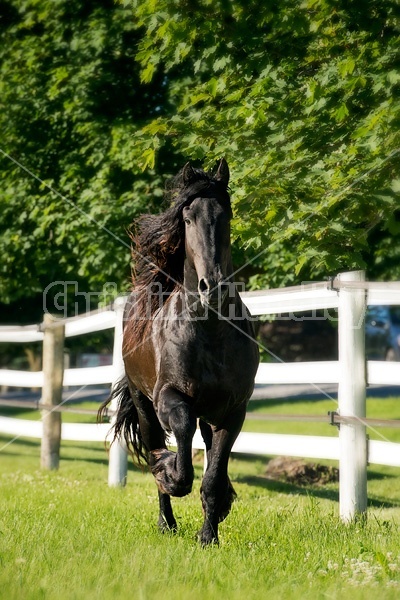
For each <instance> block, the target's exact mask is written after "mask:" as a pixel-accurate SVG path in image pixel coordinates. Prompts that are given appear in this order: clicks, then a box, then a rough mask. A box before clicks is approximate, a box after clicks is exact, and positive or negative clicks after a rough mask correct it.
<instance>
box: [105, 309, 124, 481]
mask: <svg viewBox="0 0 400 600" xmlns="http://www.w3.org/2000/svg"><path fill="white" fill-rule="evenodd" d="M125 302H126V299H125V298H123V297H119V298H116V299H115V302H114V310H115V313H116V320H115V330H114V350H113V369H114V375H113V383H112V385H113V386H114V385H115V384H116V383H117V382H118V381H119V379H121V377H123V376H124V374H125V368H124V360H123V356H122V334H123V315H124V308H125ZM110 408H111V410H113V411H116V410H117V408H118V400H117V399H116V398H114V399H113V401H112V403H111V406H110ZM114 420H115V417H113V418H112V419H111V423H112V424H113V422H114ZM127 473H128V453H127V451H126V445H125V443H124V441H123V440H118V441H115V443H114V444H112V445H111V447H110V453H109V464H108V485H109V486H110V487H117V486H124V485H125V484H126V477H127Z"/></svg>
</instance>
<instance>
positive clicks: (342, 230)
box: [125, 0, 400, 286]
mask: <svg viewBox="0 0 400 600" xmlns="http://www.w3.org/2000/svg"><path fill="white" fill-rule="evenodd" d="M125 4H126V5H127V6H132V7H133V12H132V15H133V19H134V21H135V22H137V24H138V26H139V31H141V32H142V37H141V41H140V45H139V52H138V55H137V58H138V60H139V61H140V64H141V67H142V73H141V78H142V82H143V83H149V82H151V81H152V80H153V78H154V77H156V76H160V74H164V77H165V81H166V85H167V86H168V100H169V103H170V106H171V107H173V110H171V111H170V112H169V113H168V114H166V115H163V116H155V117H152V118H150V119H149V120H148V123H147V124H146V125H145V126H144V127H143V128H142V129H141V130H140V131H138V132H137V134H136V136H137V140H138V144H137V146H136V148H135V151H136V160H137V161H138V162H141V164H142V168H143V169H146V168H147V167H149V166H150V167H154V166H156V168H157V161H158V153H159V152H160V149H161V148H163V146H164V144H165V143H168V144H170V143H172V144H173V146H174V148H175V149H176V150H177V151H179V152H180V153H181V154H183V155H186V156H188V157H191V158H192V159H200V160H202V161H205V164H207V165H210V164H211V163H212V162H213V161H214V159H216V158H218V157H220V156H225V157H226V158H227V159H228V161H229V163H230V165H231V167H232V172H233V174H234V177H233V179H234V188H233V191H234V201H235V209H236V210H235V214H236V218H235V220H234V223H233V226H234V234H235V237H236V238H237V239H238V241H239V242H240V243H241V245H242V247H244V248H245V249H247V253H246V255H247V258H248V259H249V260H250V261H251V264H252V265H253V267H254V268H255V271H258V272H259V273H261V277H260V276H257V277H256V278H255V279H254V282H255V283H256V284H257V283H263V284H264V285H265V284H267V285H271V286H276V285H282V284H287V283H294V282H298V280H299V279H300V278H301V279H303V280H304V279H316V278H320V277H324V276H326V275H327V274H332V273H335V272H336V271H338V270H344V269H353V268H360V267H362V268H365V267H367V268H368V271H369V274H370V275H371V276H374V277H388V278H390V279H393V278H396V277H397V278H399V276H400V261H399V259H400V243H399V242H400V238H399V235H400V223H399V221H400V213H399V211H398V207H399V192H400V178H399V167H398V165H399V158H400V147H399V116H400V101H399V93H398V92H399V82H400V73H399V70H398V59H399V39H400V38H399V15H400V9H399V6H398V4H397V3H394V2H387V1H386V0H384V1H382V0H369V1H367V2H365V1H363V2H359V1H356V0H353V1H350V2H336V1H335V2H331V1H329V0H305V1H304V2H301V3H299V2H293V1H292V0H283V1H282V2H279V3H275V2H261V1H259V0H232V1H227V0H226V1H225V0H220V1H219V2H215V1H214V0H175V1H174V2H170V1H168V0H158V1H157V2H154V1H153V0H134V1H132V2H126V3H125ZM244 217H245V218H244ZM248 272H251V271H248Z"/></svg>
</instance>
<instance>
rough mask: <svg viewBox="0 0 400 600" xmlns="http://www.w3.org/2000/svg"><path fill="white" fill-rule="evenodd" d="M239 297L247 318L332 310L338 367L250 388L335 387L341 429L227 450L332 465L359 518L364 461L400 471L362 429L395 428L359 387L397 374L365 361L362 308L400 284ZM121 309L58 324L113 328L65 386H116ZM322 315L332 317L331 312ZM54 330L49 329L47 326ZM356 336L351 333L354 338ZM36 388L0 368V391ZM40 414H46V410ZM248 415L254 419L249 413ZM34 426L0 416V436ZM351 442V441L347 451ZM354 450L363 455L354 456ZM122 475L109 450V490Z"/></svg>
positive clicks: (118, 459)
mask: <svg viewBox="0 0 400 600" xmlns="http://www.w3.org/2000/svg"><path fill="white" fill-rule="evenodd" d="M242 299H243V301H244V302H245V304H246V305H247V307H248V308H249V310H250V312H251V313H252V314H253V315H255V316H256V315H263V314H271V315H273V314H275V315H276V314H286V313H296V312H303V311H316V310H327V311H331V310H334V311H336V310H337V311H338V312H337V314H338V319H339V360H338V361H318V362H305V363H279V362H278V363H262V364H260V367H259V370H258V372H257V376H256V383H259V384H280V383H285V384H293V383H294V384H301V383H303V384H304V383H306V384H310V385H314V386H318V385H320V384H326V383H338V384H339V394H338V403H339V415H338V416H337V417H335V419H334V423H335V424H339V423H340V424H341V428H340V432H339V437H321V436H319V437H316V436H296V435H286V434H285V435H283V434H279V435H278V434H256V433H244V432H242V433H241V434H240V435H239V437H238V439H237V441H236V443H235V445H234V447H233V452H245V453H248V454H258V455H263V454H264V455H268V456H269V455H274V454H282V455H290V456H302V457H307V458H320V459H321V458H328V459H334V460H339V461H340V470H341V473H342V475H341V489H340V504H341V508H340V511H341V516H342V518H343V519H344V520H348V519H350V518H352V517H353V516H354V515H355V514H356V513H357V512H363V511H364V510H365V507H366V476H365V474H366V465H367V460H369V462H371V463H376V464H386V465H392V466H400V444H395V443H391V442H378V441H371V442H369V443H367V440H366V432H365V427H366V425H372V424H374V425H375V426H378V425H379V426H390V425H391V424H392V425H393V426H397V425H398V423H397V422H386V423H385V422H384V421H383V420H379V419H378V420H368V419H366V418H365V386H366V385H368V384H383V385H400V369H399V366H398V364H396V363H390V362H388V363H385V362H378V361H368V362H366V361H365V351H364V345H363V341H362V333H363V327H364V313H365V308H366V305H367V304H369V305H379V304H386V305H390V304H400V283H399V282H392V283H382V282H365V281H364V280H363V274H362V273H361V272H353V273H346V274H342V275H340V276H339V277H338V278H336V279H333V280H330V281H329V282H318V283H312V284H307V285H303V286H295V287H292V288H286V289H283V290H266V291H263V292H250V293H245V294H242ZM122 311H123V300H119V301H118V300H117V301H116V303H115V305H114V306H113V307H111V308H107V309H104V310H101V311H95V312H94V313H90V314H88V315H86V316H82V317H79V318H72V319H65V320H60V321H59V323H62V325H63V327H64V329H65V337H71V336H76V335H83V334H85V333H90V332H94V331H101V330H103V329H108V328H115V335H114V340H115V343H114V362H113V365H111V366H105V367H93V368H86V369H66V370H65V372H64V385H65V386H80V385H91V384H99V383H114V382H115V381H117V379H118V378H119V376H120V375H121V374H122V372H123V362H122V353H121V340H122ZM334 314H336V313H334ZM329 315H330V316H334V315H331V313H329ZM294 318H295V317H294ZM57 325H58V324H57V323H56V324H55V326H57ZM357 331H358V333H355V332H357ZM360 332H361V333H360ZM44 335H45V332H44V331H42V330H41V327H40V326H37V325H33V326H25V327H0V342H18V343H21V342H31V341H42V340H43V339H44ZM354 381H356V385H354ZM44 384H45V381H44V376H43V373H42V372H41V371H39V372H30V373H27V372H23V371H13V370H7V369H2V370H0V385H6V386H17V387H42V386H43V385H44ZM41 408H42V409H43V410H46V409H47V407H46V406H41ZM115 408H116V407H115V406H114V407H111V409H112V410H115ZM53 410H54V411H57V410H58V409H57V408H56V407H54V408H53ZM47 412H49V411H47ZM249 416H251V418H254V417H255V415H249ZM296 418H297V419H299V417H296ZM322 418H323V417H322V416H321V419H322ZM325 418H327V417H325ZM300 420H301V419H300ZM373 421H374V423H373ZM42 428H43V425H42V423H41V422H38V421H22V420H20V419H12V418H7V417H0V433H3V434H6V435H11V436H27V437H38V438H40V437H42ZM109 428H110V427H109V425H93V424H70V423H65V424H62V426H61V436H62V439H64V440H79V441H104V440H105V439H106V436H107V432H108V430H109ZM356 438H357V440H358V443H357V445H356V446H355V445H354V439H356ZM352 440H353V441H352ZM193 447H194V448H204V444H203V441H202V439H201V436H200V434H199V432H196V435H195V438H194V442H193ZM360 448H362V449H363V450H362V451H361V453H360ZM125 477H126V451H125V449H124V448H123V446H122V445H121V446H119V447H117V445H114V446H113V447H112V452H111V455H110V468H109V483H110V485H118V484H121V483H122V482H123V481H124V480H125ZM343 482H344V483H343Z"/></svg>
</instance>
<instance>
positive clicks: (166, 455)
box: [151, 388, 196, 496]
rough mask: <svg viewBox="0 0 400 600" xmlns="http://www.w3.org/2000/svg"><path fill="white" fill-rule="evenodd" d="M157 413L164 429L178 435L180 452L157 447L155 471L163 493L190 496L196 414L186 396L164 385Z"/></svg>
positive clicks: (155, 451) (176, 436) (154, 473)
mask: <svg viewBox="0 0 400 600" xmlns="http://www.w3.org/2000/svg"><path fill="white" fill-rule="evenodd" d="M157 416H158V419H159V421H160V423H161V425H162V426H163V428H164V429H165V430H167V431H172V433H173V434H174V436H175V439H176V444H177V451H176V452H170V451H169V450H166V449H164V448H160V449H159V450H154V451H153V452H152V453H151V454H152V455H153V461H154V462H153V465H152V468H151V470H152V473H153V475H154V477H155V479H156V483H157V485H158V489H159V490H160V492H161V493H163V494H169V495H170V496H186V494H189V492H190V491H191V490H192V485H193V479H194V471H193V464H192V439H193V435H194V432H195V431H196V417H195V415H194V413H193V411H192V409H191V407H190V406H189V404H188V403H187V399H186V397H185V395H184V394H182V393H181V392H179V391H178V390H175V389H173V388H163V389H162V390H161V391H160V393H159V394H158V397H157Z"/></svg>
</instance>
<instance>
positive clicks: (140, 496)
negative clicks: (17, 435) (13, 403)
mask: <svg viewBox="0 0 400 600" xmlns="http://www.w3.org/2000/svg"><path fill="white" fill-rule="evenodd" d="M327 402H328V403H329V401H323V402H316V401H310V402H293V403H290V402H287V403H275V404H274V403H269V404H268V405H267V404H266V403H265V404H264V403H259V404H258V405H257V407H256V409H257V410H260V411H261V410H262V412H268V411H274V412H275V413H284V412H286V413H289V414H294V413H297V414H320V413H322V414H324V413H325V411H326V409H327ZM368 403H369V407H368V411H369V416H370V415H371V416H372V415H373V416H379V417H381V418H396V416H397V415H398V410H397V407H400V401H399V399H380V400H378V399H373V400H371V401H370V400H369V401H368ZM79 406H80V407H82V406H84V405H82V404H80V405H79ZM85 406H87V407H90V406H89V405H88V404H86V403H85ZM92 407H93V405H92ZM330 409H331V407H329V408H328V410H330ZM2 412H3V414H4V411H2ZM33 414H34V413H31V412H29V413H28V412H26V413H24V415H23V416H24V417H27V418H31V417H32V416H33ZM13 416H15V412H14V413H13ZM19 416H22V415H21V413H19ZM82 418H85V419H86V418H87V417H86V416H83V415H79V416H78V415H69V414H68V416H67V415H65V414H64V415H63V419H64V420H67V419H68V420H72V421H78V420H79V421H80V422H82V421H81V419H82ZM253 423H254V424H258V425H260V424H261V425H262V430H264V431H265V430H266V431H273V432H276V431H277V430H278V429H279V430H280V427H281V425H282V424H280V423H279V424H278V423H275V422H265V421H253V422H252V421H251V420H250V419H249V420H248V421H247V423H246V428H247V429H249V430H253V431H254V428H253V427H251V426H252V425H253ZM284 425H285V429H284V430H285V431H287V430H288V424H284ZM289 425H291V426H293V427H294V428H295V429H294V431H292V432H293V433H296V432H297V433H300V431H299V430H298V428H297V424H296V423H294V424H289ZM277 426H279V428H278V427H277ZM315 427H317V429H316V430H315ZM321 427H328V432H329V433H330V434H331V435H337V431H336V428H335V427H331V426H328V425H326V426H325V425H320V424H317V425H315V424H304V423H303V424H301V428H302V431H301V433H306V434H307V433H311V434H312V433H316V434H319V435H320V434H321V433H322V431H321ZM386 431H388V430H386V429H385V432H386ZM9 441H10V440H9V438H7V437H1V438H0V448H1V447H3V449H2V451H1V452H0V499H1V506H2V510H1V512H0V567H1V568H0V590H1V593H0V597H1V598H3V597H4V598H7V599H11V600H13V599H15V600H16V599H18V600H19V599H20V598H24V599H27V600H30V599H36V598H46V599H50V600H52V599H53V598H54V599H56V598H57V599H61V600H63V599H68V600H69V599H71V598H72V599H75V598H76V599H80V598H85V599H86V598H88V599H92V598H93V599H95V598H96V599H99V598H100V599H103V598H104V599H108V598H110V599H118V598H128V597H129V598H133V599H134V600H135V599H144V600H147V599H148V600H152V599H156V598H159V597H162V598H163V599H166V600H169V599H171V600H172V599H174V600H176V599H178V600H179V599H182V600H183V599H186V598H193V599H194V600H197V599H199V600H200V599H202V600H204V599H206V600H209V599H210V600H214V599H217V598H218V599H219V598H221V597H223V598H230V599H231V598H232V599H234V600H236V599H238V600H239V599H240V600H241V599H243V598H246V600H247V599H253V598H254V599H257V600H258V599H259V598H262V597H266V596H267V595H268V596H270V595H271V596H272V597H274V598H279V599H280V598H283V599H286V598H288V599H296V600H297V599H298V598H302V599H303V598H312V599H314V598H315V599H317V598H318V599H319V598H335V599H338V600H339V598H340V599H342V598H345V599H346V598H348V599H354V600H357V599H361V598H371V599H372V598H376V597H377V596H379V598H384V599H391V598H393V599H394V598H397V597H398V596H399V594H400V536H399V527H400V471H399V469H395V468H388V467H376V466H373V465H372V466H370V467H369V469H368V479H369V481H368V496H369V509H368V519H367V521H366V522H358V523H354V524H351V525H344V524H343V523H341V521H340V519H339V516H338V513H339V510H338V485H337V484H335V483H332V484H329V485H326V486H323V487H322V486H306V487H300V486H296V485H292V484H289V483H280V482H275V481H270V480H268V479H266V477H265V469H266V465H267V458H264V457H254V456H253V457H250V456H243V455H236V454H235V455H233V456H232V459H231V462H230V474H231V477H232V480H233V482H234V486H235V489H236V491H237V493H238V499H237V501H236V502H235V503H234V505H233V509H232V512H231V514H230V515H229V517H228V519H227V520H226V521H225V522H224V523H222V524H221V526H220V541H221V543H220V547H219V548H214V547H213V548H208V549H206V550H202V549H201V548H200V547H199V546H198V543H197V541H196V532H197V531H198V529H199V528H200V526H201V522H202V514H201V506H200V500H199V488H200V483H201V475H202V454H201V453H199V454H198V456H196V459H195V472H196V478H195V484H194V489H193V492H192V493H191V494H190V495H189V496H187V497H185V498H179V499H174V509H175V514H176V518H177V521H178V525H179V531H178V533H177V534H176V535H172V534H171V535H170V534H167V535H161V534H160V533H159V532H158V530H157V527H156V521H157V508H158V507H157V498H156V487H155V485H154V482H153V478H152V476H151V475H150V474H149V473H142V472H141V471H140V470H138V469H136V468H134V467H133V466H132V465H130V467H129V474H128V484H127V486H126V488H125V489H122V490H121V489H110V488H108V486H107V454H106V452H105V450H104V447H103V445H102V444H100V443H99V444H97V443H72V442H64V443H63V444H62V450H61V462H60V469H59V471H58V472H52V473H49V472H43V471H41V470H40V469H39V456H40V441H39V440H21V439H19V440H16V441H14V442H13V443H11V444H9V445H7V446H6V444H8V442H9Z"/></svg>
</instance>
